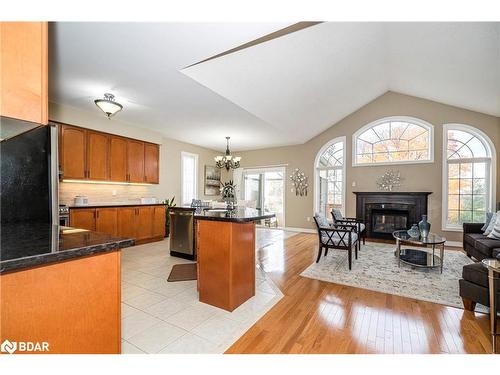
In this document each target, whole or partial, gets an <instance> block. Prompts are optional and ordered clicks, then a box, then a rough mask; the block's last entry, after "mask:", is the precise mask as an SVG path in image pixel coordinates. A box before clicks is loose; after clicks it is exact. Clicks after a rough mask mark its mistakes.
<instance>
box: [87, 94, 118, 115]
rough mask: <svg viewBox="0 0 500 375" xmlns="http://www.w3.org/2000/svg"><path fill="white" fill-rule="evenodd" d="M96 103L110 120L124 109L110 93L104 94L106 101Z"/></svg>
mask: <svg viewBox="0 0 500 375" xmlns="http://www.w3.org/2000/svg"><path fill="white" fill-rule="evenodd" d="M94 103H95V105H96V106H98V107H99V108H100V109H101V111H103V112H104V113H105V114H106V116H108V119H110V118H111V117H112V116H114V115H116V114H117V113H118V112H120V111H121V110H122V109H123V106H122V105H121V104H120V103H117V102H115V96H114V95H113V94H109V93H106V94H104V99H96V100H94Z"/></svg>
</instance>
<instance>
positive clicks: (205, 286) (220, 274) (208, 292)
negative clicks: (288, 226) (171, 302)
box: [194, 208, 275, 311]
mask: <svg viewBox="0 0 500 375" xmlns="http://www.w3.org/2000/svg"><path fill="white" fill-rule="evenodd" d="M274 216H275V215H274V214H273V213H267V212H263V211H261V210H256V209H251V208H237V209H234V210H210V209H208V210H207V209H205V210H196V211H195V213H194V219H195V222H196V248H197V254H198V255H197V261H198V291H199V299H200V301H201V302H204V303H207V304H209V305H213V306H216V307H219V308H221V309H224V310H227V311H233V310H234V309H236V308H237V307H238V306H240V305H241V304H242V303H244V302H245V301H247V300H248V299H249V298H251V297H253V296H254V295H255V222H256V221H259V220H264V219H267V218H272V217H274Z"/></svg>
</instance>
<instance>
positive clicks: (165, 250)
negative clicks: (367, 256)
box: [122, 228, 295, 354]
mask: <svg viewBox="0 0 500 375" xmlns="http://www.w3.org/2000/svg"><path fill="white" fill-rule="evenodd" d="M294 234H295V233H291V232H284V231H282V230H276V229H272V230H270V229H263V228H258V229H257V238H256V243H257V245H256V246H257V248H260V247H263V246H267V245H269V244H272V243H273V242H275V241H282V240H284V239H285V238H288V237H290V236H291V235H294ZM187 262H189V261H187V260H183V259H180V258H175V257H171V256H170V255H169V244H168V240H166V241H161V242H154V243H151V244H145V245H140V246H135V247H131V248H127V249H123V250H122V353H124V354H136V353H140V354H143V353H163V354H165V353H190V354H193V353H223V352H224V351H225V350H226V349H227V348H229V347H230V346H231V344H232V343H234V342H235V341H236V340H237V339H238V338H239V337H241V336H242V335H243V334H244V333H245V332H246V331H247V330H248V329H249V328H250V327H251V326H252V325H253V324H254V323H255V322H256V321H257V320H259V319H260V318H261V317H262V316H263V315H264V314H265V313H266V312H267V311H268V310H269V309H270V308H271V307H272V306H274V305H275V304H276V303H277V302H278V301H279V300H280V299H281V297H282V296H283V295H282V294H281V292H280V291H279V289H278V288H277V287H276V286H275V285H274V284H273V282H272V281H271V280H270V279H269V278H268V277H267V276H266V274H265V273H264V272H262V271H261V270H260V269H259V268H256V295H255V297H253V298H251V299H249V300H248V301H247V302H245V303H244V304H243V305H241V306H240V307H238V308H237V309H236V310H234V311H233V312H228V311H225V310H222V309H219V308H217V307H213V306H210V305H207V304H204V303H201V302H199V301H198V292H197V290H196V281H181V282H173V283H169V282H167V277H168V275H169V273H170V270H171V268H172V266H173V265H174V264H179V263H187Z"/></svg>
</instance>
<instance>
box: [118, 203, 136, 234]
mask: <svg viewBox="0 0 500 375" xmlns="http://www.w3.org/2000/svg"><path fill="white" fill-rule="evenodd" d="M136 213H137V210H136V208H135V207H121V208H119V209H118V213H117V219H118V226H117V230H118V236H119V237H127V238H133V239H135V238H136V233H135V221H136V220H135V216H136Z"/></svg>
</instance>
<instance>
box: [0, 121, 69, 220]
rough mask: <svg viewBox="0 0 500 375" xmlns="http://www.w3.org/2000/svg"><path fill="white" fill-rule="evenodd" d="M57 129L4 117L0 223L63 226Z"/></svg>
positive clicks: (0, 135) (0, 136) (0, 124)
mask: <svg viewBox="0 0 500 375" xmlns="http://www.w3.org/2000/svg"><path fill="white" fill-rule="evenodd" d="M57 145H58V142H57V128H56V127H55V126H51V125H40V124H35V123H30V122H26V121H21V120H15V119H11V118H7V117H0V163H1V177H0V197H1V202H0V207H1V211H0V215H1V216H0V220H1V224H2V226H4V225H11V224H15V223H45V224H54V225H57V224H58V223H59V217H58V216H59V210H58V206H59V204H58V181H59V179H58V169H59V166H58V164H59V163H58V159H57V157H58V156H57Z"/></svg>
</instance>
